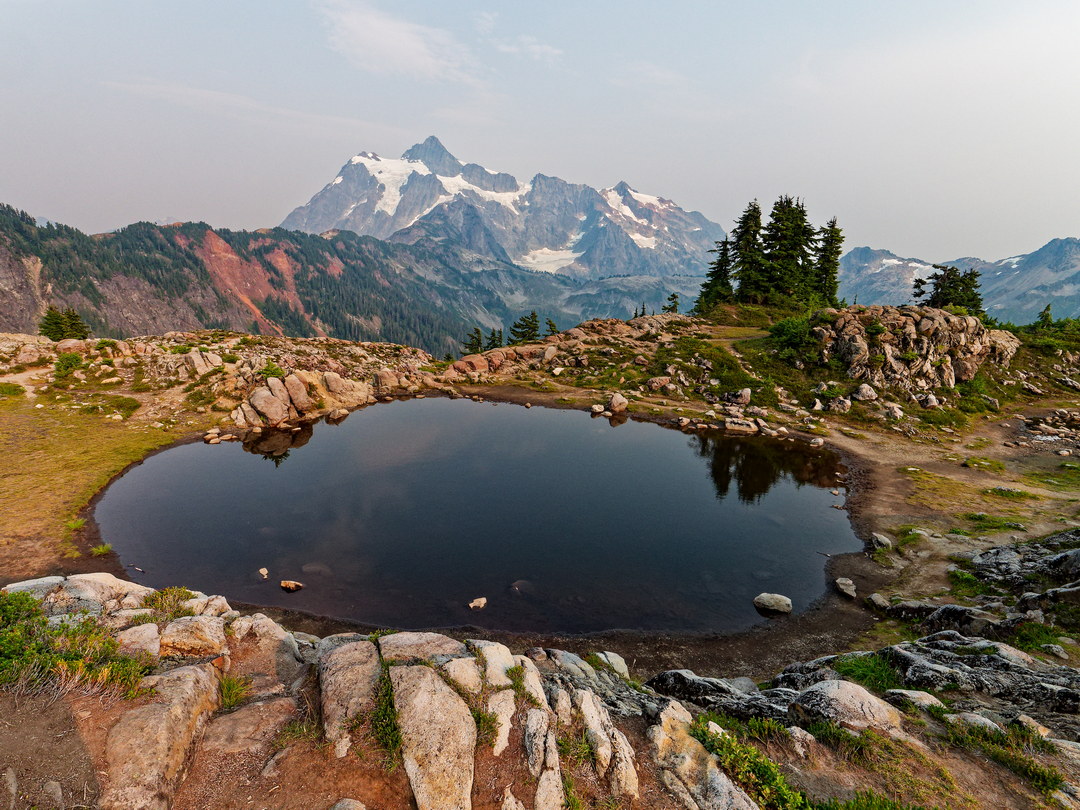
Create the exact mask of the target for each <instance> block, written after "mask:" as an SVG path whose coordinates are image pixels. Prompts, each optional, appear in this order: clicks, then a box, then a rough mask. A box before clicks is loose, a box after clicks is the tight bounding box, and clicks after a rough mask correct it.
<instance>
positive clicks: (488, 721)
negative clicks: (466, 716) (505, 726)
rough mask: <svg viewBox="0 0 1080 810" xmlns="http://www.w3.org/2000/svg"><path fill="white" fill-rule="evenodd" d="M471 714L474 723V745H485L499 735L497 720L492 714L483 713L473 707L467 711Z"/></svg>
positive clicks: (481, 710)
mask: <svg viewBox="0 0 1080 810" xmlns="http://www.w3.org/2000/svg"><path fill="white" fill-rule="evenodd" d="M469 711H470V712H472V718H473V722H475V723H476V744H477V745H486V744H488V743H490V742H492V741H494V739H495V735H496V734H498V733H499V718H498V717H497V716H496V715H495V713H494V712H488V711H484V710H483V709H477V708H475V707H473V708H470V709H469Z"/></svg>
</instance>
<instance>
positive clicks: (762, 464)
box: [690, 433, 837, 503]
mask: <svg viewBox="0 0 1080 810" xmlns="http://www.w3.org/2000/svg"><path fill="white" fill-rule="evenodd" d="M690 446H691V447H693V448H694V451H695V452H696V453H697V454H698V455H699V456H700V457H701V458H703V459H705V460H706V461H707V462H708V464H709V474H710V475H711V476H712V480H713V486H715V487H716V497H717V499H719V500H723V499H724V498H726V497H727V494H728V492H729V491H730V490H731V485H732V482H734V483H735V492H736V494H737V495H738V497H739V500H740V501H742V502H743V503H756V502H757V501H760V500H761V499H762V497H764V495H765V493H767V492H768V491H769V490H770V489H772V488H773V487H774V486H776V484H778V483H779V482H780V481H781V480H782V479H784V478H785V477H787V478H791V479H792V480H794V481H795V482H796V483H797V484H799V485H800V486H801V485H803V484H812V485H814V486H816V487H823V488H824V487H831V486H835V484H836V469H837V464H836V458H835V457H834V456H833V455H832V454H831V453H825V452H821V453H809V452H805V451H802V450H801V449H797V448H795V447H794V446H793V445H792V444H791V443H789V442H783V441H777V440H765V439H746V438H736V437H730V436H725V435H723V434H716V433H712V434H696V435H694V436H691V437H690Z"/></svg>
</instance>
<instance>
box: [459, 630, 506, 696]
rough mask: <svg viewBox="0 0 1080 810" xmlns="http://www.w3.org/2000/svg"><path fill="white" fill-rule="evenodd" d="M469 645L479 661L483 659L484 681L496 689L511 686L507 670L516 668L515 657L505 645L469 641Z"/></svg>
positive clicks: (494, 642) (493, 642) (492, 642)
mask: <svg viewBox="0 0 1080 810" xmlns="http://www.w3.org/2000/svg"><path fill="white" fill-rule="evenodd" d="M469 645H470V646H471V647H472V648H473V649H474V650H476V655H477V659H480V658H482V659H483V661H484V667H483V670H484V679H485V680H486V681H487V682H488V683H489V684H491V685H492V686H494V687H496V688H501V687H504V686H510V685H511V683H510V678H509V676H508V675H507V674H506V670H508V669H512V668H513V667H514V666H515V664H514V656H513V655H511V654H510V650H509V648H508V647H507V646H506V645H505V644H499V643H498V642H497V641H480V640H475V639H469Z"/></svg>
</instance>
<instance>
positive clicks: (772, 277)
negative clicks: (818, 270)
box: [761, 195, 817, 301]
mask: <svg viewBox="0 0 1080 810" xmlns="http://www.w3.org/2000/svg"><path fill="white" fill-rule="evenodd" d="M816 241H817V231H816V230H815V228H814V226H813V225H811V224H810V221H809V219H808V218H807V216H806V206H805V205H803V202H802V200H800V199H798V198H794V197H789V196H787V195H784V196H782V197H780V198H779V199H777V201H776V202H775V203H773V207H772V211H771V213H770V215H769V224H768V225H766V226H765V229H764V232H763V234H762V239H761V242H762V247H763V249H764V252H765V263H766V266H767V269H768V290H767V294H766V297H767V298H771V299H785V298H786V299H795V300H799V301H805V300H807V299H808V297H809V295H810V293H811V286H812V278H813V275H814V247H815V243H816Z"/></svg>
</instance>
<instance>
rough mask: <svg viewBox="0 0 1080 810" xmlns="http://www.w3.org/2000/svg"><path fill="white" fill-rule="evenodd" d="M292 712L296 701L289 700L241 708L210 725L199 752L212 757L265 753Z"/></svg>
mask: <svg viewBox="0 0 1080 810" xmlns="http://www.w3.org/2000/svg"><path fill="white" fill-rule="evenodd" d="M296 712H297V706H296V699H295V698H291V697H279V698H273V699H271V700H264V701H259V702H258V703H249V704H247V705H246V706H241V707H240V708H239V709H237V710H236V711H234V712H230V713H229V714H223V715H221V716H220V717H215V718H214V719H213V720H211V721H210V723H209V725H207V727H206V733H205V734H204V735H203V740H202V745H201V750H202V751H204V752H206V753H216V754H245V753H252V752H259V751H265V750H266V749H267V748H269V747H270V744H271V743H272V742H273V740H274V736H275V735H276V734H277V732H278V731H279V730H280V729H281V727H282V726H284V725H285V724H286V723H288V722H289V721H290V720H292V719H294V718H295V717H296Z"/></svg>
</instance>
